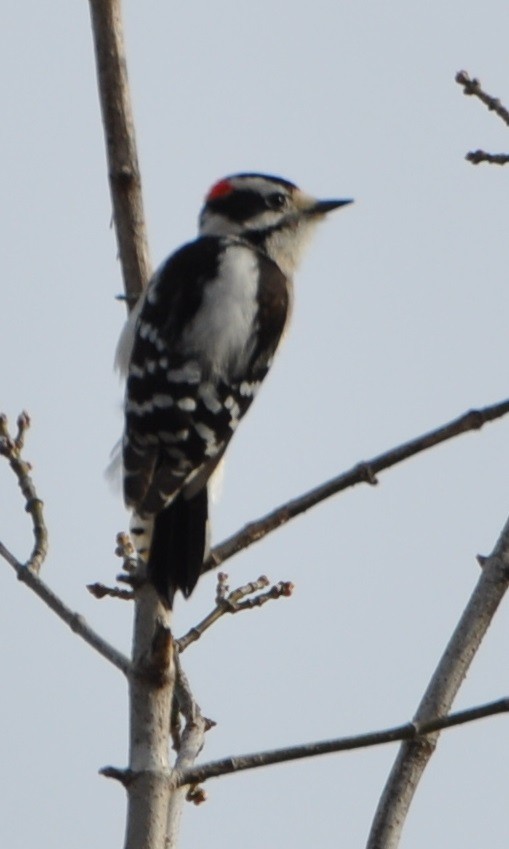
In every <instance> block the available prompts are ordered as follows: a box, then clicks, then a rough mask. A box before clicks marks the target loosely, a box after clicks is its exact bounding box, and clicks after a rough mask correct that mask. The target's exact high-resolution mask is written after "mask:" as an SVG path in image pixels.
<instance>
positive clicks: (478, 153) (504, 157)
mask: <svg viewBox="0 0 509 849" xmlns="http://www.w3.org/2000/svg"><path fill="white" fill-rule="evenodd" d="M465 159H467V160H468V162H473V164H474V165H479V163H480V162H490V163H491V164H492V165H506V164H507V163H508V162H509V153H487V151H485V150H471V151H469V152H468V153H467V155H466V156H465Z"/></svg>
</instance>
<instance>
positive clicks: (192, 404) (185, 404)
mask: <svg viewBox="0 0 509 849" xmlns="http://www.w3.org/2000/svg"><path fill="white" fill-rule="evenodd" d="M177 407H178V408H179V409H180V410H184V412H186V413H192V412H193V411H194V410H196V401H195V400H194V398H180V400H179V401H177Z"/></svg>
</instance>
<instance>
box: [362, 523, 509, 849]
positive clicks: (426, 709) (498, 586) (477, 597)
mask: <svg viewBox="0 0 509 849" xmlns="http://www.w3.org/2000/svg"><path fill="white" fill-rule="evenodd" d="M508 586H509V520H508V521H507V522H506V525H505V527H504V529H503V531H502V533H501V535H500V538H499V540H498V542H497V544H496V546H495V549H494V551H493V553H492V554H491V555H490V556H489V557H487V558H486V559H483V560H482V572H481V576H480V578H479V581H478V583H477V586H476V587H475V589H474V591H473V593H472V595H471V597H470V600H469V602H468V604H467V606H466V608H465V611H464V613H463V615H462V616H461V619H460V620H459V622H458V625H457V626H456V629H455V630H454V633H453V634H452V637H451V639H450V640H449V644H448V646H447V647H446V649H445V652H444V654H443V656H442V658H441V660H440V662H439V664H438V666H437V668H436V671H435V673H434V675H433V677H432V679H431V681H430V683H429V685H428V688H427V690H426V692H425V693H424V696H423V698H422V701H421V703H420V705H419V707H418V709H417V712H416V714H415V717H414V723H415V724H417V725H418V726H421V727H422V725H423V724H426V723H427V722H428V721H430V720H431V719H432V718H442V717H443V718H445V717H446V715H447V713H448V712H449V710H450V709H451V705H452V703H453V701H454V698H455V697H456V694H457V692H458V690H459V688H460V686H461V684H462V682H463V680H464V678H465V676H466V674H467V672H468V669H469V667H470V664H471V663H472V661H473V659H474V657H475V655H476V652H477V650H478V648H479V646H480V644H481V641H482V639H483V637H484V635H485V634H486V631H487V630H488V627H489V625H490V623H491V621H492V619H493V617H494V615H495V613H496V611H497V608H498V606H499V604H500V602H501V601H502V598H503V597H504V594H505V592H506V590H507V588H508ZM504 709H505V708H504ZM442 727H445V726H442ZM439 730H440V728H439V727H437V732H436V733H435V734H432V735H430V736H427V737H426V740H422V739H417V740H411V739H410V740H409V741H408V742H406V743H404V744H403V745H402V746H401V749H400V751H399V754H398V756H397V758H396V761H395V763H394V766H393V768H392V771H391V773H390V775H389V778H388V781H387V784H386V786H385V789H384V792H383V794H382V796H381V798H380V801H379V804H378V808H377V811H376V815H375V819H374V822H373V826H372V829H371V834H370V837H369V841H368V844H367V849H396V847H397V846H398V844H399V839H400V836H401V831H402V828H403V825H404V822H405V819H406V816H407V814H408V810H409V808H410V804H411V801H412V798H413V795H414V793H415V790H416V788H417V785H418V783H419V781H420V778H421V776H422V774H423V772H424V770H425V768H426V766H427V764H428V762H429V760H430V758H431V756H432V754H433V752H434V751H435V747H436V744H437V740H438V731H439Z"/></svg>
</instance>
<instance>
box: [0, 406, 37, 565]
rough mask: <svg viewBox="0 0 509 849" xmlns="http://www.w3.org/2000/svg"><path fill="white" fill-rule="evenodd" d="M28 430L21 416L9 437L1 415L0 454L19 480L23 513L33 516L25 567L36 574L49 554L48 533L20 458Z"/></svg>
mask: <svg viewBox="0 0 509 849" xmlns="http://www.w3.org/2000/svg"><path fill="white" fill-rule="evenodd" d="M29 427H30V416H29V415H28V413H25V412H23V413H20V415H19V416H18V421H17V428H18V432H17V434H16V436H15V437H12V436H11V435H10V433H9V426H8V422H7V416H5V415H3V414H0V455H3V456H4V457H6V458H7V460H8V461H9V465H10V467H11V469H12V470H13V472H14V474H15V475H16V477H17V479H18V484H19V488H20V489H21V492H22V493H23V497H24V499H25V510H26V511H27V513H29V514H30V516H31V517H32V527H33V529H34V546H33V549H32V553H31V554H30V557H29V558H28V560H27V563H26V566H27V567H28V568H30V569H31V570H32V572H34V573H35V574H39V571H40V568H41V566H42V564H43V563H44V561H45V559H46V555H47V553H48V531H47V529H46V523H45V521H44V514H43V506H44V505H43V502H42V501H41V499H40V498H39V497H38V495H37V492H36V491H35V486H34V483H33V481H32V478H31V477H30V474H29V473H30V472H31V470H32V467H31V466H30V463H27V462H26V460H23V459H22V457H21V451H22V449H23V446H24V444H25V435H26V432H27V430H28V428H29ZM12 565H13V564H12V563H11V566H12Z"/></svg>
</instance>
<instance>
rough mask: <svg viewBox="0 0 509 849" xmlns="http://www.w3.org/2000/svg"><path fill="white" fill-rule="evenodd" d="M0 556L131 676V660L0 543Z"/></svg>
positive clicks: (96, 646) (74, 628)
mask: <svg viewBox="0 0 509 849" xmlns="http://www.w3.org/2000/svg"><path fill="white" fill-rule="evenodd" d="M0 555H1V556H2V557H3V558H4V560H6V561H7V562H8V563H9V564H10V565H11V566H12V567H13V569H14V570H15V571H16V574H17V576H18V578H19V580H20V581H23V583H24V584H26V585H27V586H28V587H30V589H31V590H33V591H34V593H35V594H36V595H38V596H39V598H40V599H42V601H43V602H44V603H45V604H47V605H48V607H50V608H51V610H52V611H53V612H54V613H56V614H57V616H58V617H59V618H60V619H62V621H63V622H65V623H66V624H67V625H69V628H70V629H71V631H74V633H75V634H77V635H78V636H79V637H81V639H82V640H85V642H86V643H88V644H89V645H90V646H92V648H94V649H95V650H96V651H97V652H99V654H100V655H102V657H104V658H106V660H109V661H110V663H112V664H113V665H114V666H116V667H117V669H120V671H121V672H123V673H124V675H129V670H130V667H131V664H130V662H129V659H128V658H127V657H125V655H123V654H122V653H121V652H119V651H118V650H117V649H115V648H114V647H113V646H112V645H110V643H108V642H106V640H104V639H103V638H102V637H101V636H100V635H99V634H98V633H97V632H96V631H94V630H93V629H92V628H91V627H90V625H88V624H87V622H86V621H85V619H84V617H83V616H82V615H81V613H75V612H74V611H73V610H71V609H70V608H69V607H67V605H65V604H64V602H63V601H62V600H61V599H60V598H59V597H58V596H57V595H56V594H55V593H54V592H53V590H50V588H49V587H48V585H47V584H45V583H44V581H42V580H41V578H39V576H38V575H37V574H36V573H35V572H34V571H33V570H32V568H31V567H29V566H28V565H23V564H22V563H20V562H19V560H17V559H16V558H15V557H14V555H13V554H11V552H10V551H9V550H8V549H7V548H6V547H5V546H4V545H3V544H2V543H1V542H0Z"/></svg>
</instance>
